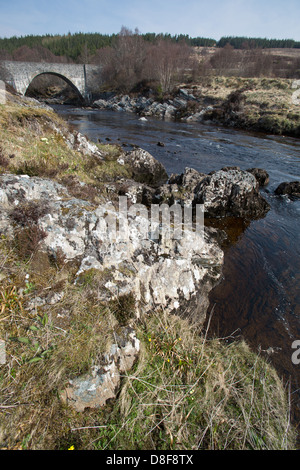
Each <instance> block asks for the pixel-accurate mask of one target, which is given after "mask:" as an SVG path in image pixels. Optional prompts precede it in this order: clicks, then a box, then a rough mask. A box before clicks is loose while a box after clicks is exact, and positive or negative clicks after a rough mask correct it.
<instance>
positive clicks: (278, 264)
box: [53, 106, 300, 423]
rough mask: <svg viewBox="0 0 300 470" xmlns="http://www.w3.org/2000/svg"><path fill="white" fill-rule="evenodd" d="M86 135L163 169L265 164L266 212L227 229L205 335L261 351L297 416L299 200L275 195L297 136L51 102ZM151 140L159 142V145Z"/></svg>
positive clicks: (293, 173) (295, 162) (298, 145)
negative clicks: (133, 150) (143, 154)
mask: <svg viewBox="0 0 300 470" xmlns="http://www.w3.org/2000/svg"><path fill="white" fill-rule="evenodd" d="M53 107H54V109H55V110H56V111H57V112H58V113H59V114H60V115H61V116H63V117H64V118H65V119H66V120H68V122H69V123H70V124H71V125H72V126H73V127H75V128H76V129H77V130H78V131H80V132H81V133H82V134H85V135H86V136H87V137H88V138H89V139H90V140H92V141H95V142H97V141H98V140H100V141H101V142H103V143H105V142H109V141H111V142H113V143H118V144H120V145H123V146H124V150H130V146H131V145H138V146H139V147H142V148H143V149H145V150H147V151H149V152H150V153H151V154H152V155H153V156H154V157H155V158H156V159H157V160H159V161H161V162H162V163H163V164H164V166H165V168H166V170H167V172H168V173H169V174H171V173H181V172H183V171H184V168H185V167H192V168H195V169H196V170H198V171H200V172H203V173H209V172H210V171H212V170H219V169H220V168H222V167H225V166H239V167H240V168H241V169H243V170H246V169H248V168H253V167H259V168H264V169H265V170H267V172H268V173H269V175H270V182H269V184H268V186H267V187H266V188H263V189H262V190H261V192H262V195H263V196H264V197H265V198H266V199H267V201H268V202H269V204H270V205H271V210H270V211H269V212H268V214H267V215H266V216H265V217H264V218H263V219H260V220H255V221H252V222H251V223H248V224H244V223H237V221H233V222H232V223H231V224H229V225H228V226H227V227H226V228H227V231H228V233H229V240H228V242H227V243H226V244H225V246H224V251H225V264H224V269H223V274H224V277H223V280H222V281H221V283H220V284H219V285H218V286H217V287H216V288H215V289H214V290H213V291H212V292H211V296H210V300H211V305H210V312H211V314H212V317H211V324H210V328H209V334H210V335H211V336H212V335H217V336H218V337H222V338H224V337H226V338H227V340H228V341H231V340H233V339H235V338H244V339H245V340H246V341H247V342H248V344H249V345H250V346H251V348H252V349H253V350H254V351H256V352H258V351H261V354H263V355H264V357H268V358H269V360H270V361H271V363H272V364H273V365H274V366H275V367H276V368H277V370H278V372H279V373H280V374H281V376H282V377H283V380H284V382H285V383H286V384H287V386H289V384H290V389H291V400H292V409H293V421H294V422H298V423H299V422H300V419H299V416H300V392H299V390H300V364H299V365H297V364H294V363H293V361H292V354H293V352H295V349H293V348H292V343H293V342H294V341H295V340H300V288H299V286H300V234H299V233H300V200H299V199H298V200H290V199H289V198H287V197H279V196H275V195H274V190H275V189H276V187H277V186H278V185H279V184H280V183H281V182H283V181H295V180H299V179H300V140H298V139H293V138H290V137H284V136H272V135H265V134H257V133H249V132H242V131H236V130H232V129H226V128H221V127H217V126H215V125H202V124H199V123H174V122H168V121H160V120H156V119H151V118H147V121H141V120H139V117H138V116H136V115H135V114H127V113H120V112H111V111H98V110H90V109H79V108H71V107H67V106H53ZM158 142H162V143H163V144H164V145H163V146H159V145H158Z"/></svg>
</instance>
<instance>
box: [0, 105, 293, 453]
mask: <svg viewBox="0 0 300 470" xmlns="http://www.w3.org/2000/svg"><path fill="white" fill-rule="evenodd" d="M58 131H60V132H58ZM67 135H68V129H67V126H66V124H65V123H64V122H63V121H62V120H61V119H60V118H59V117H58V116H56V115H55V113H53V112H52V111H49V110H48V109H43V108H42V107H36V106H35V105H34V104H33V103H32V102H30V101H29V102H26V101H24V100H23V99H21V98H18V97H10V99H9V100H8V101H7V104H5V105H0V172H1V173H2V174H3V173H16V174H28V175H29V176H40V177H46V178H54V179H56V180H57V181H60V182H62V183H64V182H68V181H69V182H70V181H73V182H74V180H75V181H79V182H84V183H86V184H88V188H89V191H88V193H86V192H85V190H84V189H82V193H80V192H78V193H76V196H77V197H83V198H86V199H88V200H89V201H90V202H91V204H93V203H96V202H97V201H99V200H101V197H104V194H105V186H106V185H107V183H109V182H110V181H111V178H114V179H117V178H120V177H121V176H122V175H121V174H120V173H119V170H120V167H121V166H118V165H117V163H116V158H115V157H116V155H119V153H120V151H121V150H120V148H118V147H115V146H110V145H105V146H101V151H102V153H103V155H105V160H104V162H102V163H99V162H98V163H96V162H94V161H93V162H91V161H89V157H84V156H83V154H82V153H81V152H80V151H78V150H74V149H72V148H70V147H69V146H68V144H67V139H66V138H64V137H66V136H67ZM79 186H80V185H76V184H75V185H73V186H72V185H71V184H70V185H69V187H68V188H69V189H70V188H71V189H72V188H73V190H74V191H75V189H74V188H79ZM92 189H94V192H93V191H92ZM91 195H92V196H93V197H91ZM95 195H96V198H95ZM97 198H98V199H97ZM41 211H42V208H40V207H39V205H38V201H36V203H32V205H27V206H26V207H25V206H24V207H18V208H16V209H15V210H14V211H13V212H12V214H11V215H10V217H11V218H12V220H14V221H18V223H19V225H21V226H22V225H23V227H22V228H21V230H20V231H19V232H18V233H16V236H15V237H14V238H13V239H10V238H9V237H4V236H2V237H1V239H0V267H1V271H0V338H1V339H3V340H5V345H6V362H5V364H3V365H1V366H0V414H1V425H0V447H1V448H2V449H3V448H5V449H20V450H22V449H69V448H75V449H78V450H80V449H92V450H93V449H128V450H129V449H139V448H142V449H156V450H159V449H167V450H176V449H180V450H181V449H292V448H294V447H295V432H294V430H293V428H292V427H291V425H290V418H289V412H290V410H289V396H288V390H287V389H286V387H285V385H284V384H283V382H282V380H281V379H280V378H279V377H278V375H277V373H276V371H275V370H274V369H273V367H272V366H271V365H269V364H268V363H267V362H266V361H265V360H264V359H263V358H261V357H259V356H258V355H257V354H254V353H253V352H251V351H250V349H249V348H248V346H247V345H246V344H245V343H244V342H240V341H234V342H232V343H231V344H229V343H227V342H226V341H224V340H221V339H217V338H215V339H210V340H208V338H207V334H206V331H200V330H199V328H198V327H197V324H193V325H191V324H190V323H188V321H187V320H183V319H182V318H180V317H178V316H166V315H165V314H164V312H162V311H157V312H153V313H152V314H149V315H147V316H145V317H143V318H142V319H140V320H137V319H133V318H132V315H131V311H130V308H131V303H130V301H129V299H127V300H126V299H125V300H124V299H121V298H120V299H119V302H116V301H114V302H111V303H106V304H104V303H101V302H99V301H98V300H97V298H98V296H97V291H98V289H99V288H101V285H103V279H102V276H103V273H100V272H98V271H96V270H91V271H87V272H86V273H83V274H82V275H81V277H80V279H77V282H76V283H75V274H76V273H77V270H78V266H76V262H68V263H66V261H65V259H63V257H62V258H60V257H59V256H57V257H56V258H55V259H54V258H53V257H51V256H49V255H48V254H46V253H43V252H42V251H40V250H39V240H40V239H41V238H39V237H42V234H41V233H38V231H37V224H36V221H37V218H38V217H39V216H40V215H41ZM53 296H55V299H56V300H55V302H51V301H47V302H43V300H45V299H46V298H47V299H49V297H51V298H53ZM37 299H40V301H39V302H36V300H37ZM32 305H33V306H32ZM120 318H121V319H122V322H124V321H129V320H128V319H130V322H132V324H133V326H134V328H135V329H136V331H137V335H138V338H139V340H140V342H141V353H140V357H139V360H138V362H137V364H136V366H135V367H134V369H133V370H132V371H130V372H129V373H127V375H126V376H124V377H123V379H122V387H121V390H120V393H119V394H118V396H117V398H116V399H115V400H112V401H111V402H110V403H108V404H107V405H106V406H105V407H104V408H101V409H94V410H92V409H88V410H85V411H84V412H75V411H74V410H73V409H72V408H70V407H68V406H66V405H65V404H64V403H63V402H62V401H61V400H60V392H61V391H62V390H63V389H64V387H65V386H66V384H67V382H68V380H69V379H72V378H75V377H77V376H78V375H79V374H82V373H84V372H86V371H87V370H89V369H90V367H91V366H92V365H93V364H95V363H97V358H98V357H99V355H101V354H102V353H103V352H104V351H106V347H107V345H108V344H109V341H110V335H111V333H112V332H113V331H115V329H116V328H117V327H118V322H119V321H120ZM126 319H127V320H126Z"/></svg>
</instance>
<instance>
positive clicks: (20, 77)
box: [0, 61, 101, 101]
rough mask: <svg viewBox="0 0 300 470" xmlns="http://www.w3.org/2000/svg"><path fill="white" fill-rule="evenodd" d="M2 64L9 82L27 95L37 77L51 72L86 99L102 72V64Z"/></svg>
mask: <svg viewBox="0 0 300 470" xmlns="http://www.w3.org/2000/svg"><path fill="white" fill-rule="evenodd" d="M0 66H1V68H2V70H3V71H4V74H5V76H6V81H7V83H9V84H10V85H11V86H12V87H13V88H14V89H15V90H16V91H17V92H18V93H20V94H21V95H25V93H26V91H27V88H28V87H29V85H30V83H31V82H32V80H33V79H34V78H35V77H37V76H39V75H42V74H50V75H56V76H57V77H60V78H62V79H63V80H64V81H65V82H67V83H68V84H69V85H70V86H71V87H72V88H73V89H74V90H75V91H76V92H77V93H78V95H79V96H81V97H82V98H83V99H84V100H85V101H88V100H89V97H90V93H91V91H92V89H91V84H92V82H93V79H94V78H95V76H96V75H98V81H99V80H100V75H99V74H100V72H101V67H100V66H96V65H90V64H87V65H86V64H61V63H58V64H51V63H46V62H17V61H16V62H12V61H2V62H0Z"/></svg>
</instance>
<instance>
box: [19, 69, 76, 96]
mask: <svg viewBox="0 0 300 470" xmlns="http://www.w3.org/2000/svg"><path fill="white" fill-rule="evenodd" d="M42 75H53V76H55V77H59V78H61V79H62V80H63V81H64V82H66V83H67V84H68V85H69V86H70V87H71V88H72V90H74V91H75V93H76V94H77V95H78V97H79V98H80V99H81V100H82V101H84V96H83V95H82V93H81V92H80V91H79V89H78V88H77V86H76V85H74V83H73V82H72V81H71V80H70V79H69V78H67V77H66V76H65V75H62V74H61V73H58V72H51V71H49V72H48V71H45V72H38V73H36V74H34V76H33V77H31V79H29V80H30V81H29V80H28V81H29V83H28V84H27V86H26V89H25V91H24V95H26V93H27V90H28V88H29V87H30V85H31V84H32V82H33V81H34V80H35V79H36V78H37V77H41V76H42Z"/></svg>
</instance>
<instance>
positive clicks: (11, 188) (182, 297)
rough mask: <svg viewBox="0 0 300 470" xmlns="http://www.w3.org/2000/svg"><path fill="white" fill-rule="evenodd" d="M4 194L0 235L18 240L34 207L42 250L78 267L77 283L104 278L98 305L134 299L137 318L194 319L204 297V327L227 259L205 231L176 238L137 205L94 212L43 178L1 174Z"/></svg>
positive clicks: (38, 245)
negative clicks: (174, 315) (85, 275)
mask: <svg viewBox="0 0 300 470" xmlns="http://www.w3.org/2000/svg"><path fill="white" fill-rule="evenodd" d="M0 193H1V199H2V200H3V201H4V203H5V204H4V206H3V207H2V208H1V211H0V230H1V232H2V233H4V234H6V236H8V237H9V236H11V237H13V236H14V234H15V233H16V231H18V230H22V229H24V223H23V221H24V217H25V219H26V217H28V216H30V217H32V214H31V212H32V207H31V206H30V203H34V204H35V207H38V208H39V212H38V214H39V216H37V217H34V220H32V225H31V226H32V227H33V226H34V227H35V228H36V229H38V230H39V232H38V233H42V234H43V236H42V237H41V239H40V240H37V241H36V242H37V248H38V249H39V250H40V251H43V252H45V253H48V254H49V255H51V257H54V258H55V257H56V256H57V254H58V253H59V256H63V257H64V258H65V259H66V261H71V260H76V263H77V264H78V266H79V268H78V273H77V276H79V275H80V274H81V273H82V272H84V271H87V270H90V269H97V270H100V271H105V272H106V275H105V276H103V286H102V288H101V289H100V290H99V294H98V295H99V301H103V302H106V301H110V300H112V299H117V298H118V296H120V295H133V297H134V298H135V301H136V313H137V315H139V314H140V313H141V312H142V311H149V310H151V309H155V308H157V307H162V308H164V309H165V310H166V311H173V310H177V311H181V309H182V308H184V310H185V311H186V312H187V313H193V311H194V310H195V308H196V305H197V304H198V303H199V296H200V298H202V300H201V302H200V304H201V305H202V306H203V308H201V309H200V310H199V309H198V315H199V320H201V319H202V320H204V318H205V313H206V310H205V307H207V305H208V304H207V297H208V292H209V290H211V288H212V287H213V286H214V285H215V284H216V283H217V282H218V281H219V279H220V276H221V270H222V264H223V252H222V250H221V249H220V248H219V246H218V245H217V242H216V241H215V239H214V237H213V236H212V235H211V233H210V232H209V231H208V229H207V230H205V232H204V233H203V232H201V233H200V232H192V231H190V230H185V231H184V232H182V233H180V234H179V235H178V236H176V237H175V236H173V235H174V234H172V230H173V228H172V225H171V224H169V225H168V223H166V225H165V226H161V224H160V221H159V220H157V221H154V222H153V220H151V218H150V213H149V212H148V210H147V208H146V206H143V207H142V209H143V211H141V212H139V211H137V212H135V209H136V206H135V205H132V208H133V209H134V210H131V208H130V209H129V210H128V212H126V209H125V211H124V210H123V209H124V208H121V206H120V207H114V206H113V205H112V204H109V203H108V204H107V205H106V206H99V207H97V208H94V209H93V208H91V206H90V203H88V202H87V201H83V200H80V199H77V198H73V197H71V196H70V194H69V193H68V191H67V189H66V188H65V187H64V186H62V185H60V184H58V183H56V182H54V181H51V180H47V179H43V178H38V177H32V178H30V177H25V176H23V177H22V176H15V175H1V176H0ZM125 200H126V207H127V198H126V197H125ZM28 207H29V209H28ZM16 208H18V213H17V214H16ZM139 209H141V208H139ZM22 211H24V217H22ZM20 221H22V224H21V223H20ZM25 223H26V222H25ZM150 224H152V225H150ZM180 227H181V224H180ZM150 228H151V230H150ZM168 229H170V233H169V232H168Z"/></svg>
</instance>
